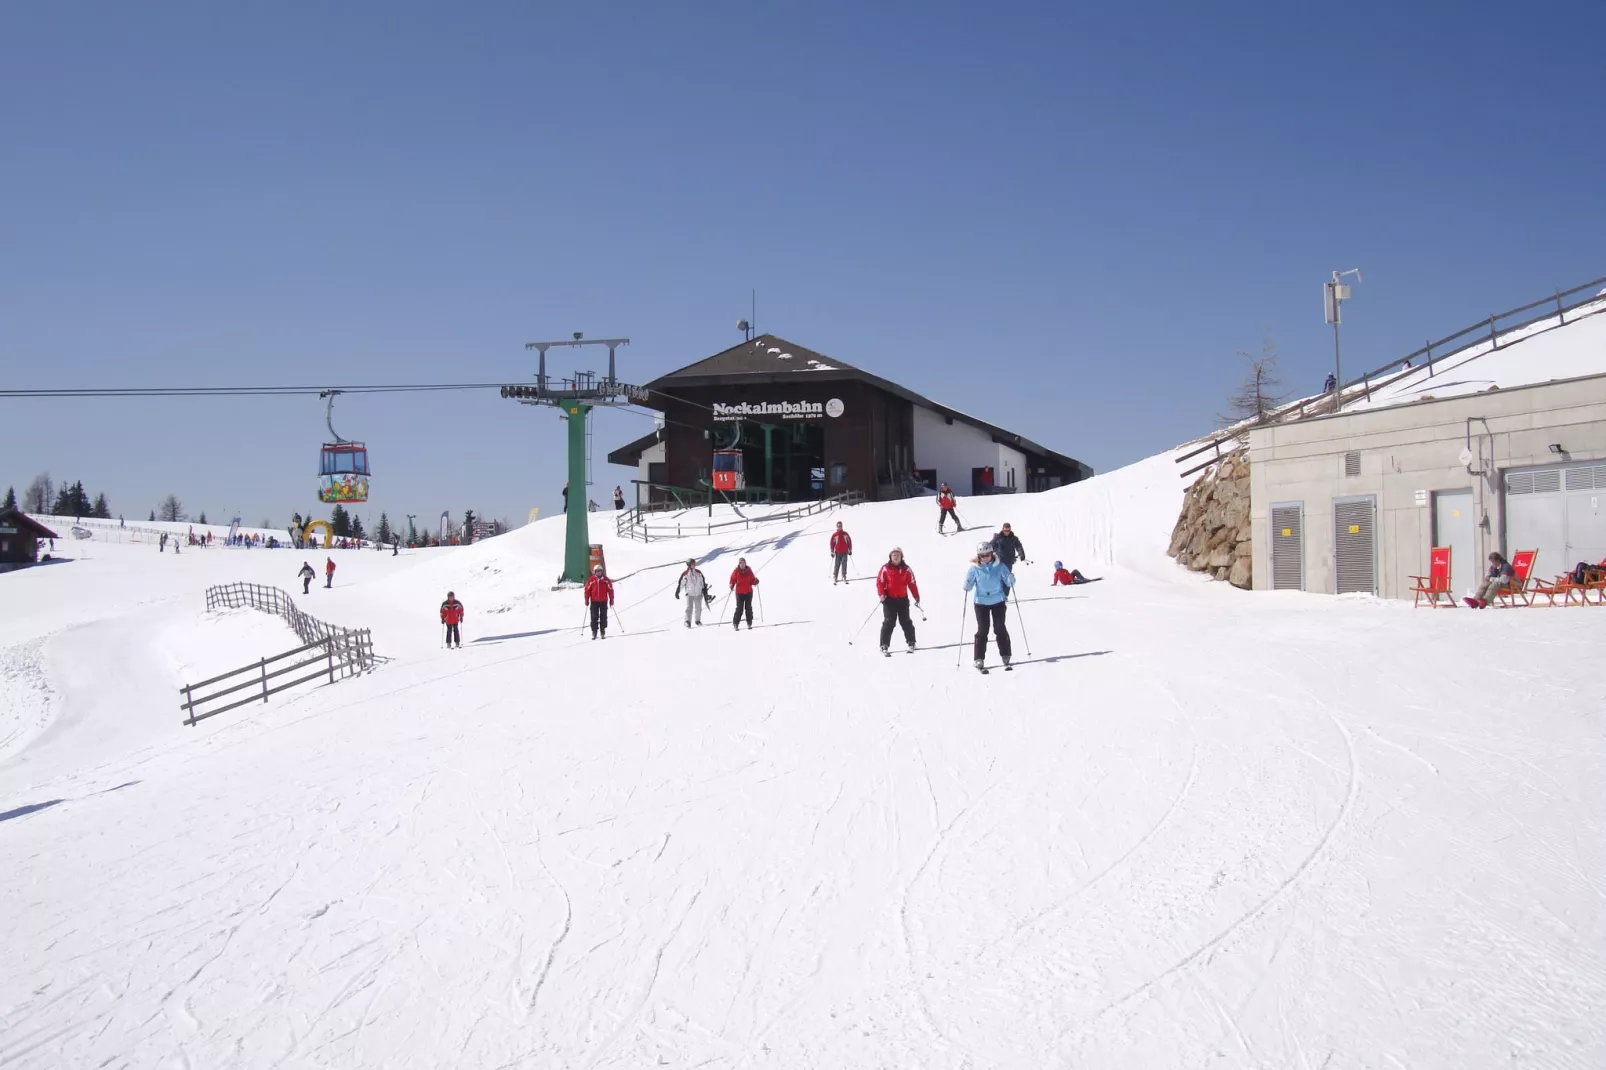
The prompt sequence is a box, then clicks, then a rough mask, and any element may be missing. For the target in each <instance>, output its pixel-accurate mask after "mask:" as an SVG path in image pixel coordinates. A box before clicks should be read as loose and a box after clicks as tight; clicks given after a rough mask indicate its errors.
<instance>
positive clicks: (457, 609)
mask: <svg viewBox="0 0 1606 1070" xmlns="http://www.w3.org/2000/svg"><path fill="white" fill-rule="evenodd" d="M441 623H442V624H444V625H446V645H447V646H448V647H451V646H456V647H457V649H459V650H461V649H463V633H462V632H460V631H458V628H457V626H458V625H459V624H462V623H463V603H461V602H459V601H458V600H457V595H455V594H453V593H452V592H451V591H447V592H446V601H444V602H442V603H441Z"/></svg>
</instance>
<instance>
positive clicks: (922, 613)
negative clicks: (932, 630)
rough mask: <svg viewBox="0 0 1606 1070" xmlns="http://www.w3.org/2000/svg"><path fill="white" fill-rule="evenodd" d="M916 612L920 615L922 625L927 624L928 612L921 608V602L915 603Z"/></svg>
mask: <svg viewBox="0 0 1606 1070" xmlns="http://www.w3.org/2000/svg"><path fill="white" fill-rule="evenodd" d="M915 612H916V613H918V614H920V623H921V624H924V623H926V611H925V610H924V609H922V608H920V603H919V602H916V603H915Z"/></svg>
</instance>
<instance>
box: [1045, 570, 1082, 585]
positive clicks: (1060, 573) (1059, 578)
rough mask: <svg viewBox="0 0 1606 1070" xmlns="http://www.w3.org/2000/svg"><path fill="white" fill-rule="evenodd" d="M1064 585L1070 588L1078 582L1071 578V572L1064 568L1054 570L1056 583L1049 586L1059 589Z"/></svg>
mask: <svg viewBox="0 0 1606 1070" xmlns="http://www.w3.org/2000/svg"><path fill="white" fill-rule="evenodd" d="M1062 583H1063V584H1065V585H1066V586H1068V587H1071V586H1075V585H1076V581H1075V580H1073V579H1072V578H1071V574H1070V573H1069V572H1067V571H1065V570H1064V569H1062V568H1059V569H1055V570H1054V582H1053V583H1051V584H1049V586H1050V587H1058V586H1059V585H1060V584H1062Z"/></svg>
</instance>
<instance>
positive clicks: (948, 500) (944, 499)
mask: <svg viewBox="0 0 1606 1070" xmlns="http://www.w3.org/2000/svg"><path fill="white" fill-rule="evenodd" d="M953 507H954V496H953V495H952V494H949V493H948V492H947V491H944V492H943V493H941V494H939V495H937V508H938V509H952V508H953Z"/></svg>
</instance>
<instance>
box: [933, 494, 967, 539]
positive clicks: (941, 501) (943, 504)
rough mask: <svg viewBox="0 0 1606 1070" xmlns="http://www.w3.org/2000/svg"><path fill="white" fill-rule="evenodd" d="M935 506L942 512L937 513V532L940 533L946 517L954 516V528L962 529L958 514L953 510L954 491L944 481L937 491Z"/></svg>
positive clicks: (946, 520) (946, 519)
mask: <svg viewBox="0 0 1606 1070" xmlns="http://www.w3.org/2000/svg"><path fill="white" fill-rule="evenodd" d="M937 508H938V509H941V510H942V512H940V513H938V514H937V534H939V535H941V534H942V527H943V525H944V524H946V523H948V518H949V517H953V518H954V529H955V530H956V531H964V530H965V528H964V525H962V524H960V523H959V514H958V513H956V512H954V492H953V491H952V490H951V489H949V487H948V484H946V483H944V484H943V485H942V487H941V489H939V490H938V491H937Z"/></svg>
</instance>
